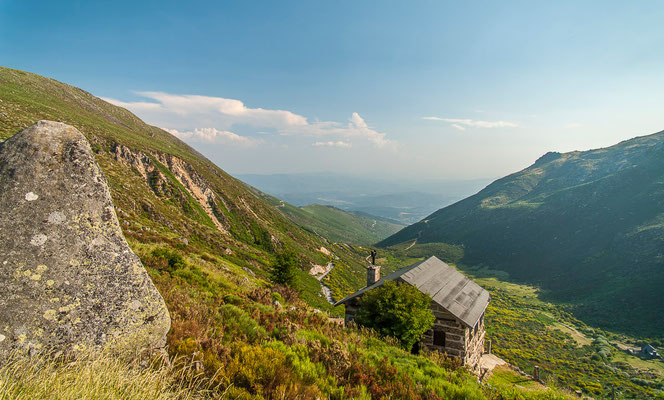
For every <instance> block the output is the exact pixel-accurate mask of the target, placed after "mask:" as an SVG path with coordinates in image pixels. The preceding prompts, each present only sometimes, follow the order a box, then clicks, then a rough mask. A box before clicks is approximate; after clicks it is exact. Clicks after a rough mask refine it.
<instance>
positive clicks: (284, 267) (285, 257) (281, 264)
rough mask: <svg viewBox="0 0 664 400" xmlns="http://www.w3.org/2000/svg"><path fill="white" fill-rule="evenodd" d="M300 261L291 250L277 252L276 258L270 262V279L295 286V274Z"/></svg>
mask: <svg viewBox="0 0 664 400" xmlns="http://www.w3.org/2000/svg"><path fill="white" fill-rule="evenodd" d="M299 264H300V262H299V260H298V259H297V255H296V254H295V252H294V251H292V250H284V251H282V252H281V253H279V254H277V259H276V261H275V263H274V264H272V280H273V281H274V282H276V283H281V284H284V285H289V286H291V287H294V286H295V276H296V274H297V268H298V266H299Z"/></svg>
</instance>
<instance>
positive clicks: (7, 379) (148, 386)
mask: <svg viewBox="0 0 664 400" xmlns="http://www.w3.org/2000/svg"><path fill="white" fill-rule="evenodd" d="M191 372H192V370H191V369H190V368H177V367H171V366H165V365H160V364H158V363H152V364H151V365H145V363H143V364H141V362H140V361H138V360H126V359H122V358H118V357H114V356H112V355H107V354H102V355H101V356H98V357H96V358H94V359H93V358H92V357H85V358H80V359H77V360H73V361H72V360H68V361H63V360H55V359H52V358H48V357H32V358H31V359H27V358H12V359H10V360H8V361H4V362H3V363H2V364H1V365H0V399H1V400H6V399H26V400H28V399H29V400H32V399H63V400H64V399H67V400H68V399H71V400H74V399H77V400H78V399H108V400H111V399H118V400H120V399H122V400H125V399H131V400H134V399H135V400H138V399H141V400H153V399H154V400H168V399H185V400H186V399H201V398H206V397H208V395H209V394H211V393H210V392H209V391H207V390H204V389H203V388H202V387H201V384H200V381H198V380H197V379H196V378H195V377H194V378H193V379H192V378H191V375H192V374H191Z"/></svg>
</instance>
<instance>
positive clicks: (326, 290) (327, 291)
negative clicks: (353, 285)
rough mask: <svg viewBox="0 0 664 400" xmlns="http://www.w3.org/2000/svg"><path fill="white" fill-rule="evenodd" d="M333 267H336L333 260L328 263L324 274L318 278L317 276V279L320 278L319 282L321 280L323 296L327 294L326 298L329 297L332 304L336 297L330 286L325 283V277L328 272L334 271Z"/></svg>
mask: <svg viewBox="0 0 664 400" xmlns="http://www.w3.org/2000/svg"><path fill="white" fill-rule="evenodd" d="M333 269H334V263H333V262H329V263H327V267H325V273H324V274H323V275H321V276H319V277H318V278H316V279H318V282H320V290H321V292H322V293H323V296H325V299H327V301H328V303H330V304H334V299H333V298H332V291H331V290H330V288H329V287H327V286H326V285H325V284H324V283H323V278H325V277H326V276H327V274H329V273H330V272H332V270H333Z"/></svg>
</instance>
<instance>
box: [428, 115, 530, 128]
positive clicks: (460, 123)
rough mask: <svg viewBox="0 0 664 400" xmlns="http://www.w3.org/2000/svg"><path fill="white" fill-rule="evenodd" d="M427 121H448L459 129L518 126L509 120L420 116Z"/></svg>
mask: <svg viewBox="0 0 664 400" xmlns="http://www.w3.org/2000/svg"><path fill="white" fill-rule="evenodd" d="M422 119H426V120H429V121H443V122H449V123H450V124H452V126H453V127H455V128H457V129H459V130H464V129H460V128H463V127H464V126H468V127H472V128H516V127H518V126H519V124H518V123H516V122H510V121H478V120H473V119H460V118H440V117H422Z"/></svg>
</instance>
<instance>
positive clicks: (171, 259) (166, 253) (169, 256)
mask: <svg viewBox="0 0 664 400" xmlns="http://www.w3.org/2000/svg"><path fill="white" fill-rule="evenodd" d="M152 257H154V258H155V259H156V260H155V261H157V264H158V265H159V264H160V265H162V266H163V267H164V269H165V270H167V271H168V272H170V273H173V272H174V271H175V270H178V269H182V268H184V267H185V265H186V264H185V261H184V258H183V257H182V255H180V253H178V252H176V251H174V250H170V249H166V248H158V249H154V250H152ZM159 261H162V262H161V263H159Z"/></svg>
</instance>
